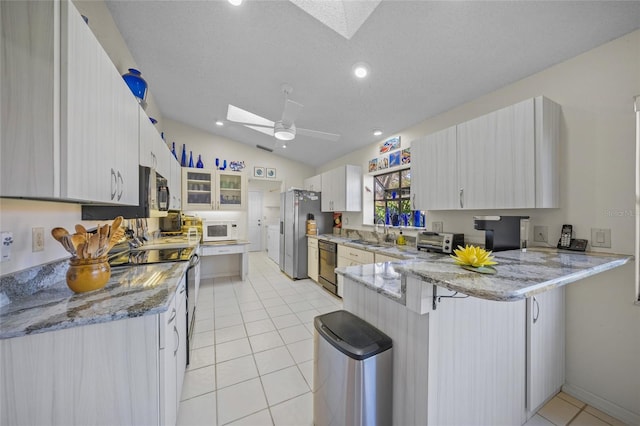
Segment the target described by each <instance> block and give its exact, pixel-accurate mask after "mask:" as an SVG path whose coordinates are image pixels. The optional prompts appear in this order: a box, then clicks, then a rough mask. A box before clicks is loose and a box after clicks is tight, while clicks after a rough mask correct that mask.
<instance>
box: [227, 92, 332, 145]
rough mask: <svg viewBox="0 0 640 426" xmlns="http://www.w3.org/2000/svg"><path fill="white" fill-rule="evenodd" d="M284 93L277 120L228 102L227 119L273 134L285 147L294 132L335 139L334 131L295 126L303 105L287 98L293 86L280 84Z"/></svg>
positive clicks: (293, 135) (293, 136)
mask: <svg viewBox="0 0 640 426" xmlns="http://www.w3.org/2000/svg"><path fill="white" fill-rule="evenodd" d="M282 92H283V93H284V97H285V101H284V111H283V112H282V118H281V119H280V120H278V121H275V122H274V121H271V120H268V119H266V118H264V117H261V116H259V115H257V114H254V113H252V112H249V111H246V110H244V109H242V108H238V107H237V106H234V105H231V104H229V108H228V110H227V120H229V121H232V122H234V123H238V124H242V125H243V126H245V127H248V128H250V129H253V130H256V131H258V132H262V133H265V134H267V135H269V136H274V137H275V138H276V139H278V140H281V141H283V145H282V147H283V148H286V147H287V146H286V143H287V141H290V140H293V139H294V138H295V137H296V134H299V135H304V136H310V137H313V138H318V139H324V140H328V141H333V142H335V141H337V140H338V139H340V135H338V134H335V133H327V132H320V131H317V130H309V129H302V128H299V127H296V125H295V121H296V118H297V117H298V114H300V111H302V108H303V105H302V104H300V103H298V102H294V101H292V100H291V99H289V95H290V94H291V93H292V92H293V87H291V86H290V85H288V84H283V85H282Z"/></svg>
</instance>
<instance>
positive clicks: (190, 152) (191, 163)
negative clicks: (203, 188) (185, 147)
mask: <svg viewBox="0 0 640 426" xmlns="http://www.w3.org/2000/svg"><path fill="white" fill-rule="evenodd" d="M189 167H193V151H189Z"/></svg>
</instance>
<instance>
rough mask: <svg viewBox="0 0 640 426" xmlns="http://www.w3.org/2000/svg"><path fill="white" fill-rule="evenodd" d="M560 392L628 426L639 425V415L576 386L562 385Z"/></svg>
mask: <svg viewBox="0 0 640 426" xmlns="http://www.w3.org/2000/svg"><path fill="white" fill-rule="evenodd" d="M562 391H563V392H565V393H568V394H569V395H571V396H573V397H574V398H578V399H579V400H580V401H582V402H585V403H587V404H589V405H590V406H592V407H594V408H597V409H598V410H600V411H603V412H605V413H607V414H609V415H610V416H613V417H615V418H616V419H618V420H620V421H623V422H624V423H625V424H628V425H640V415H639V414H637V413H634V412H632V411H629V410H627V409H625V408H622V407H620V406H619V405H616V404H614V403H613V402H610V401H607V400H606V399H603V398H601V397H599V396H597V395H594V394H592V393H591V392H589V391H586V390H584V389H582V388H580V387H578V386H574V385H568V384H564V385H563V386H562Z"/></svg>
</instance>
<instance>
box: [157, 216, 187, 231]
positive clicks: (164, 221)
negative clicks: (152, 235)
mask: <svg viewBox="0 0 640 426" xmlns="http://www.w3.org/2000/svg"><path fill="white" fill-rule="evenodd" d="M159 226H160V231H162V232H168V233H182V214H180V212H177V211H170V212H169V213H167V216H166V217H161V218H160V221H159Z"/></svg>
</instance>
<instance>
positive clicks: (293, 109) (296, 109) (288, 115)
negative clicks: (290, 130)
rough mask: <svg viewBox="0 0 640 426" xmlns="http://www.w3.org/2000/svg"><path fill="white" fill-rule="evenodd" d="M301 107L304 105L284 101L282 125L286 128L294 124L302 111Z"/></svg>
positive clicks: (289, 100) (288, 100)
mask: <svg viewBox="0 0 640 426" xmlns="http://www.w3.org/2000/svg"><path fill="white" fill-rule="evenodd" d="M303 107H304V105H302V104H299V103H298V102H295V101H292V100H291V99H287V100H285V101H284V111H283V112H282V124H284V125H285V126H286V127H290V126H291V125H292V124H293V123H295V121H296V118H298V114H300V111H302V108H303Z"/></svg>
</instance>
